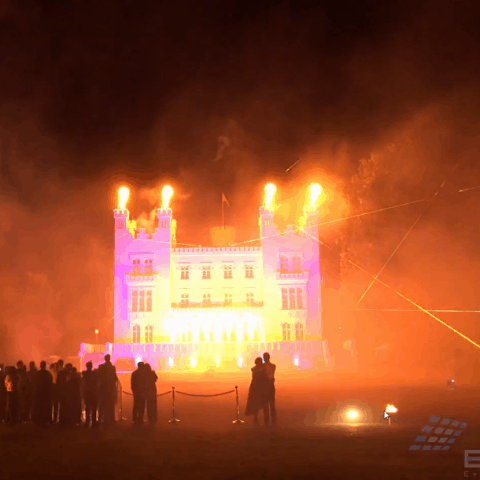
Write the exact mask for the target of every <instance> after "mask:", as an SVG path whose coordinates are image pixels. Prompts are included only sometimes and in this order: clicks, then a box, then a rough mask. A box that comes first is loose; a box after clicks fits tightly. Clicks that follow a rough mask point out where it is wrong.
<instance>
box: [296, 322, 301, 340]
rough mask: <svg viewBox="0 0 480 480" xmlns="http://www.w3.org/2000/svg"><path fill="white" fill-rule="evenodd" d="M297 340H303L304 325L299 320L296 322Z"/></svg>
mask: <svg viewBox="0 0 480 480" xmlns="http://www.w3.org/2000/svg"><path fill="white" fill-rule="evenodd" d="M295 340H297V342H302V341H303V325H302V324H301V323H299V322H298V323H296V324H295Z"/></svg>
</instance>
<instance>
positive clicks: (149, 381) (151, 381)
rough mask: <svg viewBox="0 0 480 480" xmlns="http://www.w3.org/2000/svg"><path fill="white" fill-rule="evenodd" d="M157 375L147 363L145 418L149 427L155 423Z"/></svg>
mask: <svg viewBox="0 0 480 480" xmlns="http://www.w3.org/2000/svg"><path fill="white" fill-rule="evenodd" d="M157 380H158V376H157V374H156V373H155V372H154V371H153V370H152V367H151V366H150V364H149V363H146V364H145V387H146V388H145V399H146V401H147V417H148V423H149V424H150V426H152V427H153V426H154V425H155V424H156V423H157V385H156V382H157Z"/></svg>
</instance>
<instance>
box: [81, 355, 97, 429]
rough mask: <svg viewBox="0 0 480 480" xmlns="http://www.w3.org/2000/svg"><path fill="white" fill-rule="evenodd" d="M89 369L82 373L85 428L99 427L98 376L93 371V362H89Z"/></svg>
mask: <svg viewBox="0 0 480 480" xmlns="http://www.w3.org/2000/svg"><path fill="white" fill-rule="evenodd" d="M86 367H87V369H86V370H85V371H84V372H82V380H83V398H84V400H85V427H86V428H88V427H89V426H90V425H92V427H96V426H97V408H98V375H97V371H96V370H93V364H92V362H87V364H86Z"/></svg>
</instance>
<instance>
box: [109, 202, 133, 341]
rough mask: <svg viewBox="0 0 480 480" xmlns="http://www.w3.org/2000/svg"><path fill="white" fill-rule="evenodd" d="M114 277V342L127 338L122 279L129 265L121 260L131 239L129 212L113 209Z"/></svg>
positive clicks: (126, 294)
mask: <svg viewBox="0 0 480 480" xmlns="http://www.w3.org/2000/svg"><path fill="white" fill-rule="evenodd" d="M113 216H114V218H115V279H114V288H115V293H114V339H115V341H116V342H121V341H126V340H127V337H128V338H129V324H128V288H127V285H126V283H125V281H124V279H125V275H126V274H127V273H128V271H129V267H128V265H127V264H126V262H125V261H122V260H123V255H122V253H123V251H124V249H125V248H126V246H127V245H128V243H129V242H130V241H131V239H132V234H131V232H130V230H129V226H130V225H129V224H130V212H129V211H128V210H126V209H125V210H119V209H115V210H114V211H113Z"/></svg>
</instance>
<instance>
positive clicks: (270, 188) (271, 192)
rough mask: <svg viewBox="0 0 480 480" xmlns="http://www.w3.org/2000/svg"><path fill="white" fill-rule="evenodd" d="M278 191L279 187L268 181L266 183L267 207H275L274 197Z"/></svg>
mask: <svg viewBox="0 0 480 480" xmlns="http://www.w3.org/2000/svg"><path fill="white" fill-rule="evenodd" d="M276 191H277V187H276V186H275V185H274V184H273V183H267V184H266V185H265V208H267V209H269V210H270V209H272V208H273V207H274V205H275V204H274V197H275V193H276Z"/></svg>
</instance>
